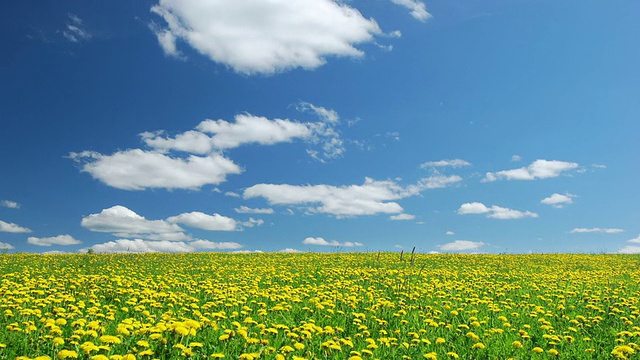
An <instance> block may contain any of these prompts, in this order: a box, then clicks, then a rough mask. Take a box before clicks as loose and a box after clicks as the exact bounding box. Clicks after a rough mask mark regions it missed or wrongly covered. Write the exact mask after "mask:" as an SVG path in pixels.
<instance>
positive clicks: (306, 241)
mask: <svg viewBox="0 0 640 360" xmlns="http://www.w3.org/2000/svg"><path fill="white" fill-rule="evenodd" d="M302 243H303V244H305V245H318V246H343V247H356V246H364V244H362V243H359V242H351V241H346V242H343V243H341V242H338V241H335V240H331V241H327V240H325V239H323V238H321V237H316V238H314V237H308V238H306V239H304V240H303V241H302Z"/></svg>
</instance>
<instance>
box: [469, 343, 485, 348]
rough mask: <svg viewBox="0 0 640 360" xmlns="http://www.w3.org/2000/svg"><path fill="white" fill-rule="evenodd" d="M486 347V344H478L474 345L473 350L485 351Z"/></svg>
mask: <svg viewBox="0 0 640 360" xmlns="http://www.w3.org/2000/svg"><path fill="white" fill-rule="evenodd" d="M485 347H486V346H484V344H483V343H481V342H478V343H475V344H473V346H472V347H471V348H472V349H484V348H485Z"/></svg>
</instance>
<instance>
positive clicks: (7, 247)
mask: <svg viewBox="0 0 640 360" xmlns="http://www.w3.org/2000/svg"><path fill="white" fill-rule="evenodd" d="M11 249H13V245H11V244H7V243H4V242H0V250H11Z"/></svg>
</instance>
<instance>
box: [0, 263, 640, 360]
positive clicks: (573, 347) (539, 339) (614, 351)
mask: <svg viewBox="0 0 640 360" xmlns="http://www.w3.org/2000/svg"><path fill="white" fill-rule="evenodd" d="M0 272H1V273H0V275H1V276H2V278H1V284H0V323H1V325H2V328H1V329H0V359H16V358H18V359H27V358H29V359H39V360H40V359H56V358H57V359H76V358H77V359H95V360H104V359H115V360H117V359H123V360H124V359H127V360H132V359H149V360H151V359H179V358H192V359H220V358H222V359H245V360H249V359H352V360H356V359H425V358H426V359H458V358H460V359H508V358H513V359H616V358H619V359H626V358H629V359H640V356H639V353H640V346H639V345H638V344H640V309H639V307H640V256H634V255H568V254H565V255H415V258H413V259H411V256H410V255H409V256H407V255H406V254H405V256H404V257H403V259H402V260H401V259H400V254H397V253H381V254H377V253H357V254H356V253H349V254H314V253H305V254H275V253H268V254H267V253H264V254H224V253H191V254H78V255H27V254H15V255H3V256H0Z"/></svg>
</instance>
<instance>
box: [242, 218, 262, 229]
mask: <svg viewBox="0 0 640 360" xmlns="http://www.w3.org/2000/svg"><path fill="white" fill-rule="evenodd" d="M240 224H242V226H245V227H254V226H260V225H262V224H264V220H262V219H254V218H252V217H250V218H249V220H247V221H243V222H241V223H240Z"/></svg>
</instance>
